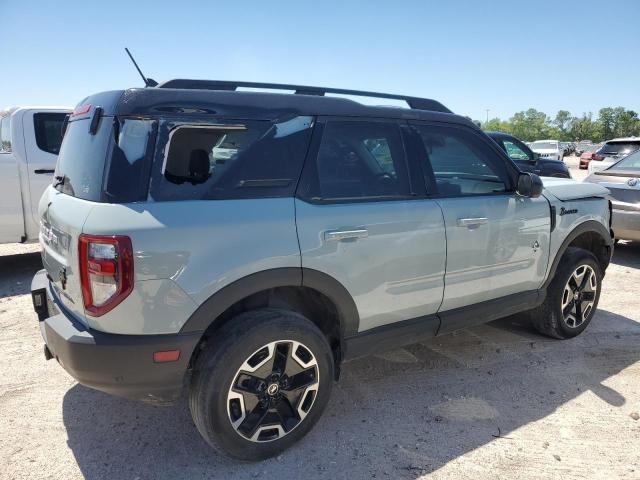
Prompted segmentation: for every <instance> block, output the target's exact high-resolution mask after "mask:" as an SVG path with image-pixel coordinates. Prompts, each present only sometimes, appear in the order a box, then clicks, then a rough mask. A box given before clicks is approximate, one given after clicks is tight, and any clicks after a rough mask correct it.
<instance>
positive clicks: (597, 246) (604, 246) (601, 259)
mask: <svg viewBox="0 0 640 480" xmlns="http://www.w3.org/2000/svg"><path fill="white" fill-rule="evenodd" d="M570 247H575V248H582V249H583V250H587V251H589V252H591V253H593V254H594V255H595V256H596V258H597V259H598V264H599V265H600V267H601V268H602V272H603V273H604V271H605V270H606V268H607V267H608V266H609V259H610V253H611V252H610V248H611V247H610V246H609V244H608V243H607V241H606V240H605V239H604V238H602V235H600V234H599V233H598V232H594V231H588V232H584V233H581V234H580V235H578V236H577V237H576V238H574V239H573V240H572V241H571V243H569V245H567V248H570Z"/></svg>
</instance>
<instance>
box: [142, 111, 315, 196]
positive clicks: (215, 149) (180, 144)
mask: <svg viewBox="0 0 640 480" xmlns="http://www.w3.org/2000/svg"><path fill="white" fill-rule="evenodd" d="M312 125H313V119H312V117H295V118H292V119H289V120H285V121H278V122H268V121H237V122H235V121H229V122H225V123H220V124H218V123H216V124H213V123H211V124H203V123H199V124H186V123H179V122H171V121H167V122H164V123H163V124H161V126H160V128H159V134H158V148H157V149H156V151H157V153H156V156H155V160H154V164H153V169H152V175H151V187H150V192H149V193H150V197H151V198H152V199H153V200H155V201H172V200H214V199H229V198H261V197H282V196H292V195H293V193H294V192H295V188H296V185H297V182H298V178H299V176H300V171H301V169H302V164H303V161H304V157H305V155H306V152H307V147H308V144H309V139H310V135H311V128H312Z"/></svg>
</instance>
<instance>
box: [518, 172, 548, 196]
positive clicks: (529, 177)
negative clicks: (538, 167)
mask: <svg viewBox="0 0 640 480" xmlns="http://www.w3.org/2000/svg"><path fill="white" fill-rule="evenodd" d="M542 188H543V186H542V180H540V177H539V176H538V175H536V174H535V173H520V176H519V177H518V195H521V196H523V197H528V198H538V197H539V196H540V195H542Z"/></svg>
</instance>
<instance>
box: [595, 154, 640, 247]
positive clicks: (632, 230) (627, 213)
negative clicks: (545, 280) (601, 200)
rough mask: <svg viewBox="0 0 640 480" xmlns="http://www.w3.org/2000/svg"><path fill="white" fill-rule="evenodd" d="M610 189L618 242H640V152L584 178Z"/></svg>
mask: <svg viewBox="0 0 640 480" xmlns="http://www.w3.org/2000/svg"><path fill="white" fill-rule="evenodd" d="M584 181H585V182H591V183H599V184H600V185H602V186H603V187H606V188H608V189H609V192H611V193H610V197H611V203H612V206H613V224H612V228H613V233H614V234H615V237H616V239H624V240H636V241H640V151H635V152H634V153H632V154H631V155H628V156H627V157H625V158H623V159H621V160H618V161H617V162H615V163H614V164H612V165H610V166H609V167H607V168H606V169H605V170H601V171H597V172H594V173H592V174H591V175H589V176H588V177H587V178H585V179H584Z"/></svg>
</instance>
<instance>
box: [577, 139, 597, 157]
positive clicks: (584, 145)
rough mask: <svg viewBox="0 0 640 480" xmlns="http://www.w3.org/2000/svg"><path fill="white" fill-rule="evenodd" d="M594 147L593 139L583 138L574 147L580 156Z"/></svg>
mask: <svg viewBox="0 0 640 480" xmlns="http://www.w3.org/2000/svg"><path fill="white" fill-rule="evenodd" d="M591 147H593V142H592V141H591V140H581V141H579V142H578V143H576V145H575V148H574V149H573V151H574V153H575V154H576V155H578V156H580V155H582V153H583V152H585V151H586V150H588V149H589V148H591Z"/></svg>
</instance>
